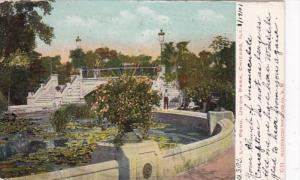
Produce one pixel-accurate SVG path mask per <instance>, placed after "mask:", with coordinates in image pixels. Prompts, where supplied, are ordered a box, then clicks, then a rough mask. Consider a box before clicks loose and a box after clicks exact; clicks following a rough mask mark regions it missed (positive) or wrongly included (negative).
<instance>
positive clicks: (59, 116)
mask: <svg viewBox="0 0 300 180" xmlns="http://www.w3.org/2000/svg"><path fill="white" fill-rule="evenodd" d="M71 119H72V114H71V113H70V112H69V111H68V110H67V108H66V107H65V106H63V107H61V108H59V109H58V110H56V111H55V112H54V113H52V114H51V116H50V118H49V121H50V123H51V126H52V127H53V129H54V130H55V131H56V132H63V131H64V130H65V129H66V126H67V124H68V123H69V122H70V120H71Z"/></svg>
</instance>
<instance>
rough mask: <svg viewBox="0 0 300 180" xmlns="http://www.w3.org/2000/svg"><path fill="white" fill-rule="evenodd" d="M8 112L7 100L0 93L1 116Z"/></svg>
mask: <svg viewBox="0 0 300 180" xmlns="http://www.w3.org/2000/svg"><path fill="white" fill-rule="evenodd" d="M6 110H7V99H6V98H5V96H4V95H3V94H2V92H1V91H0V114H1V113H2V112H3V111H6Z"/></svg>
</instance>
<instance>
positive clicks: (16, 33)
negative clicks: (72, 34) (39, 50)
mask: <svg viewBox="0 0 300 180" xmlns="http://www.w3.org/2000/svg"><path fill="white" fill-rule="evenodd" d="M51 1H53V0H47V1H16V2H12V1H5V2H3V3H1V4H0V58H1V59H2V61H4V58H6V57H8V56H9V55H10V54H11V53H14V52H16V51H17V50H18V49H19V50H20V51H21V52H22V53H24V52H25V53H27V52H31V51H33V49H34V48H35V46H36V43H35V40H36V37H39V38H40V39H41V40H42V41H44V42H45V43H46V44H50V43H51V40H52V38H53V37H54V34H53V28H52V27H50V26H48V25H47V24H45V23H44V22H43V21H42V17H43V16H45V15H50V12H51V10H52V7H51V4H50V2H51ZM41 13H42V14H41Z"/></svg>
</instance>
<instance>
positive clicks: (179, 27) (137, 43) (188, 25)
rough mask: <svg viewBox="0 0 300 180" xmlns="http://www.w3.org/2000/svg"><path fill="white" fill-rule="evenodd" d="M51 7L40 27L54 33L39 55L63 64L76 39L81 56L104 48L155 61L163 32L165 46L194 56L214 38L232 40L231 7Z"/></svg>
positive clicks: (91, 0) (64, 0)
mask: <svg viewBox="0 0 300 180" xmlns="http://www.w3.org/2000/svg"><path fill="white" fill-rule="evenodd" d="M53 7H54V9H53V10H52V13H51V15H50V16H46V17H44V21H45V22H46V23H47V24H49V25H50V26H52V27H54V34H55V39H53V41H52V43H51V45H50V46H48V45H45V44H44V43H42V42H41V41H40V40H39V41H38V46H37V51H39V52H41V53H42V54H43V55H51V56H53V55H61V56H62V59H63V61H67V60H68V55H69V51H70V50H71V49H75V48H76V43H75V39H76V37H77V36H80V38H81V39H82V43H81V47H82V48H83V49H84V50H85V51H87V50H94V49H96V48H98V47H105V46H107V47H109V48H112V49H115V50H117V51H118V52H122V53H126V54H135V55H136V54H147V55H151V56H154V57H156V56H158V55H159V53H160V45H159V41H158V35H157V33H158V32H159V30H160V29H161V28H162V29H164V31H165V32H166V35H165V41H166V42H169V41H173V42H179V41H186V40H188V41H191V42H190V46H189V47H190V49H191V50H192V51H193V52H195V53H198V52H200V51H201V50H203V49H206V48H207V47H208V46H209V43H210V42H211V40H212V38H213V37H214V36H217V35H223V36H225V37H228V38H229V39H231V40H234V39H235V3H233V2H195V1H194V2H190V1H188V2H187V1H180V2H166V1H156V2H153V1H117V0H115V1H111V0H110V1H100V0H98V1H96V0H85V1H83V0H80V1H79V0H77V1H70V0H56V2H55V3H53Z"/></svg>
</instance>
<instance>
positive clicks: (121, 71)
mask: <svg viewBox="0 0 300 180" xmlns="http://www.w3.org/2000/svg"><path fill="white" fill-rule="evenodd" d="M122 74H123V64H121V65H120V75H122Z"/></svg>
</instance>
